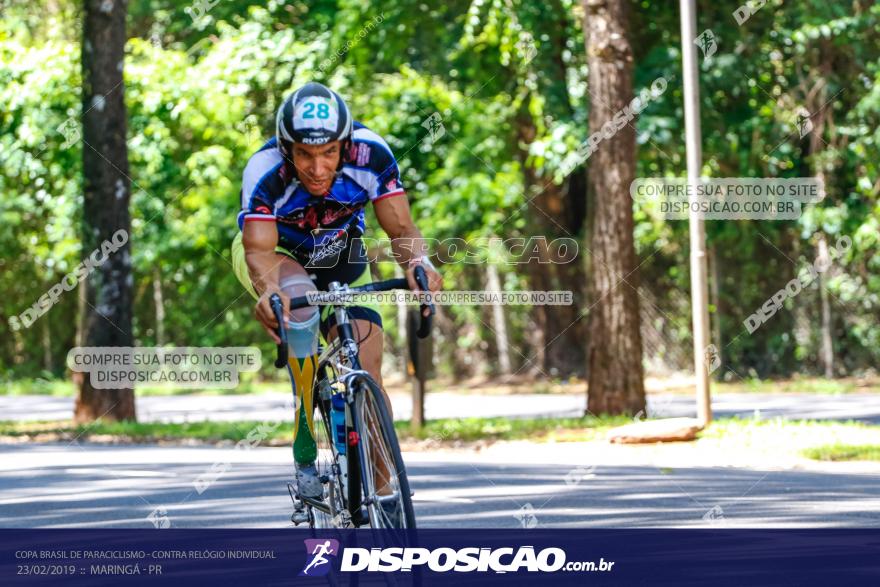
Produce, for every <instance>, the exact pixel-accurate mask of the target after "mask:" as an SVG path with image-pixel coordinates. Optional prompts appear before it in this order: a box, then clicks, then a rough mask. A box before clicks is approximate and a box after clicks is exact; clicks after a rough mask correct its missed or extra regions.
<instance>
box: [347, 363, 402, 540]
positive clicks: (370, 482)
mask: <svg viewBox="0 0 880 587" xmlns="http://www.w3.org/2000/svg"><path fill="white" fill-rule="evenodd" d="M357 385H360V386H361V387H360V389H359V390H358V393H357V394H356V396H355V398H356V399H355V406H354V408H355V409H354V414H353V417H354V421H355V426H356V430H357V431H358V434H359V441H358V445H359V450H358V453H359V456H360V463H361V480H362V487H363V492H364V494H363V495H364V499H363V501H362V503H363V504H365V505H366V507H367V511H368V512H369V515H370V526H371V527H372V528H415V527H416V516H415V512H414V511H413V505H412V495H411V493H410V488H409V478H408V477H407V473H406V467H405V466H404V464H403V456H402V455H401V454H400V444H399V443H398V441H397V434H396V433H395V432H394V423H393V421H392V420H391V415H390V412H389V409H388V406H387V405H386V404H385V399H384V394H383V392H382V390H381V388H380V387H379V386H378V385H377V384H376V382H375V381H373V380H372V379H371V378H369V377H361V378H359V379H358V382H357Z"/></svg>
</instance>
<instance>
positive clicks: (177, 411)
mask: <svg viewBox="0 0 880 587" xmlns="http://www.w3.org/2000/svg"><path fill="white" fill-rule="evenodd" d="M391 401H392V403H393V406H394V416H395V418H396V419H406V418H409V416H410V414H411V413H412V403H411V400H410V397H409V396H408V395H392V397H391ZM585 406H586V399H585V397H584V396H583V395H562V394H517V395H505V396H501V395H477V394H473V395H461V394H453V393H443V392H431V393H428V395H427V398H426V402H425V413H426V417H427V418H429V419H435V418H460V417H465V416H471V417H489V416H503V417H513V418H521V417H536V416H554V417H558V416H580V415H582V414H583V413H584V408H585ZM712 406H713V411H714V414H715V417H716V418H724V417H728V416H747V417H751V416H753V415H754V414H755V412H756V411H758V412H760V416H761V417H762V418H765V419H766V418H774V417H777V416H779V417H783V418H787V419H820V420H827V419H835V420H849V419H853V420H860V421H862V422H871V423H874V424H880V394H871V393H852V394H842V395H820V394H800V393H785V394H781V393H780V394H763V393H732V394H718V395H716V396H714V397H713V398H712ZM136 409H137V414H138V420H139V421H141V422H184V421H199V420H205V419H208V420H262V421H279V420H292V419H293V410H292V402H291V397H290V395H289V394H285V393H265V394H254V395H220V396H210V395H201V396H192V395H191V396H167V397H157V396H147V397H137V398H136ZM72 413H73V398H64V397H51V396H0V414H2V416H0V419H3V420H67V419H69V418H70V417H71V414H72ZM648 413H649V414H650V415H651V416H656V417H671V416H690V417H693V416H695V415H696V407H695V403H694V398H692V397H690V396H683V395H672V394H656V395H650V396H649V397H648Z"/></svg>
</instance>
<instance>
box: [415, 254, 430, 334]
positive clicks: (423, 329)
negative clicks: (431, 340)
mask: <svg viewBox="0 0 880 587" xmlns="http://www.w3.org/2000/svg"><path fill="white" fill-rule="evenodd" d="M413 277H414V278H415V280H416V285H418V286H419V289H420V290H421V291H423V292H428V293H430V290H429V289H428V274H427V273H426V272H425V268H424V267H422V266H421V265H416V268H415V270H414V271H413ZM426 308H427V309H428V310H429V312H428V315H427V316H425V315H424V311H425V309H426ZM433 317H434V304H431V303H428V304H421V305H420V306H419V329H418V330H417V331H416V336H418V337H419V338H425V337H427V336H428V335H429V334H431V324H432V322H433V320H434V319H433Z"/></svg>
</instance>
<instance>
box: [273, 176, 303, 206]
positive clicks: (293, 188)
mask: <svg viewBox="0 0 880 587" xmlns="http://www.w3.org/2000/svg"><path fill="white" fill-rule="evenodd" d="M298 186H299V182H298V181H296V180H295V179H294V180H293V181H291V182H290V184H289V185H288V186H287V188H285V190H284V195H283V196H282V197H280V198H278V201H276V202H275V214H278V210H280V209H281V206H283V205H284V204H286V203H287V200H289V199H290V196H292V195H293V192H295V191H296V188H297V187H298Z"/></svg>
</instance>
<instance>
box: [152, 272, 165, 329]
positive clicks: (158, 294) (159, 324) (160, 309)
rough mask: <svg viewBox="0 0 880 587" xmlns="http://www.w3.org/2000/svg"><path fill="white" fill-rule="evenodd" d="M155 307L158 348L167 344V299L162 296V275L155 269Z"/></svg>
mask: <svg viewBox="0 0 880 587" xmlns="http://www.w3.org/2000/svg"><path fill="white" fill-rule="evenodd" d="M153 306H154V307H155V309H156V346H162V345H164V344H165V299H164V297H163V296H162V273H161V272H160V271H159V268H158V267H154V268H153Z"/></svg>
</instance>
